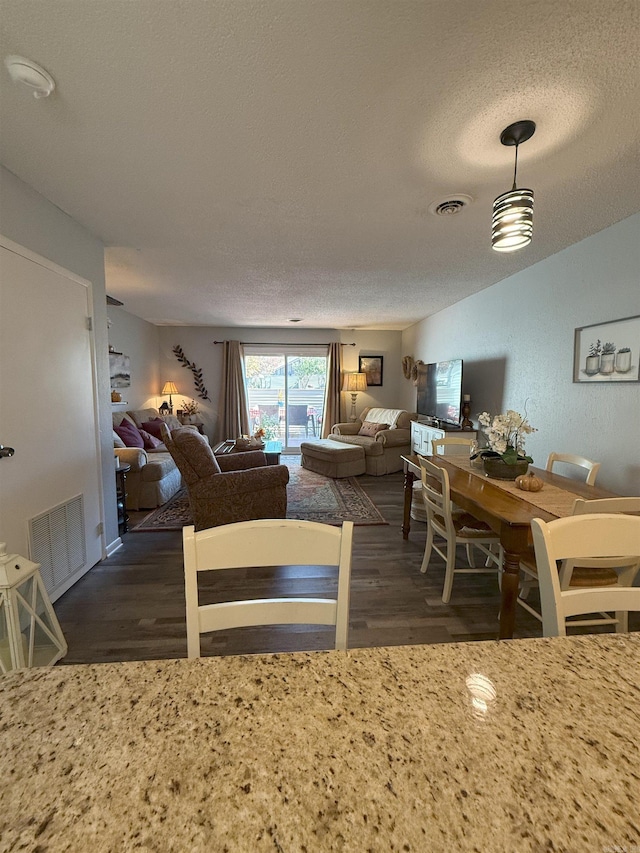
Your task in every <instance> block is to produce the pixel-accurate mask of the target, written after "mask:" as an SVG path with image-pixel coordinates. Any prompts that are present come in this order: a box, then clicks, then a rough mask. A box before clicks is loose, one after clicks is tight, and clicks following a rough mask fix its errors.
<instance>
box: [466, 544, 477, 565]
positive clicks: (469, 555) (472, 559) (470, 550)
mask: <svg viewBox="0 0 640 853" xmlns="http://www.w3.org/2000/svg"><path fill="white" fill-rule="evenodd" d="M467 562H468V563H469V566H470V567H471V568H472V569H475V567H476V560H475V557H474V554H473V545H472V544H471V543H470V542H469V544H468V545H467Z"/></svg>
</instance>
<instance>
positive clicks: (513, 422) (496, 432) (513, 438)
mask: <svg viewBox="0 0 640 853" xmlns="http://www.w3.org/2000/svg"><path fill="white" fill-rule="evenodd" d="M478 420H479V422H480V424H481V425H482V431H483V432H484V433H485V435H486V436H487V441H488V443H489V447H490V448H491V450H493V451H494V452H495V453H499V454H500V455H502V454H503V453H506V452H507V451H508V450H516V451H517V452H518V454H519V455H522V456H524V455H525V454H524V437H525V435H531V433H532V432H536V430H535V428H534V427H532V426H531V424H530V423H529V422H528V421H527V420H526V418H525V417H523V415H521V414H520V412H516V411H515V410H514V409H507V411H506V412H505V413H504V414H500V415H495V416H492V415H490V414H489V412H482V413H481V414H480V415H479V416H478Z"/></svg>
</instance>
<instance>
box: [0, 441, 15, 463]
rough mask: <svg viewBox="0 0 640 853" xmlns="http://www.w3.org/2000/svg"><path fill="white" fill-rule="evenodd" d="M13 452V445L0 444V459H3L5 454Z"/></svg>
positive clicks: (8, 454) (11, 454) (9, 454)
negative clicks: (4, 445)
mask: <svg viewBox="0 0 640 853" xmlns="http://www.w3.org/2000/svg"><path fill="white" fill-rule="evenodd" d="M14 453H15V450H14V449H13V447H3V446H2V444H0V459H4V458H5V456H13V454H14Z"/></svg>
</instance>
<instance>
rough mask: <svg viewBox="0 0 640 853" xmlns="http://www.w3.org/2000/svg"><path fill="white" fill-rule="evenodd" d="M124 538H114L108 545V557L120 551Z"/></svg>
mask: <svg viewBox="0 0 640 853" xmlns="http://www.w3.org/2000/svg"><path fill="white" fill-rule="evenodd" d="M123 544H124V543H123V541H122V539H121V538H120V537H119V536H118V538H117V539H114V540H113V542H111V543H110V544H109V545H107V557H110V556H111V555H112V554H115V552H116V551H119V550H120V548H122V546H123Z"/></svg>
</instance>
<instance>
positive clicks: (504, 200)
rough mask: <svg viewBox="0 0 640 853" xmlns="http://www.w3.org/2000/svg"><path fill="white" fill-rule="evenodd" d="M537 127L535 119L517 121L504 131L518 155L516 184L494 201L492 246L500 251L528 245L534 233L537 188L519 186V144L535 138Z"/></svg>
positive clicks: (505, 139) (504, 140) (503, 137)
mask: <svg viewBox="0 0 640 853" xmlns="http://www.w3.org/2000/svg"><path fill="white" fill-rule="evenodd" d="M535 129H536V125H535V122H533V121H528V120H525V121H516V122H515V123H514V124H510V125H509V127H505V129H504V130H503V131H502V133H501V134H500V142H502V144H503V145H515V147H516V157H515V168H514V171H513V187H512V188H511V189H510V190H509V191H508V192H506V193H502V195H499V196H498V198H497V199H496V200H495V201H494V202H493V219H492V221H491V247H492V248H493V249H495V250H496V252H515V251H516V250H517V249H522V248H523V247H524V246H528V245H529V243H530V242H531V235H532V234H533V190H529V189H517V187H516V177H517V174H518V146H519V145H520V144H521V143H522V142H526V141H527V139H531V137H532V136H533V134H534V132H535Z"/></svg>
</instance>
